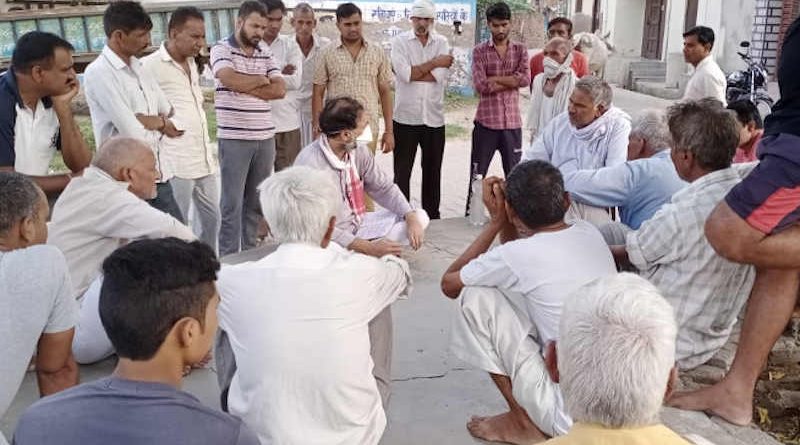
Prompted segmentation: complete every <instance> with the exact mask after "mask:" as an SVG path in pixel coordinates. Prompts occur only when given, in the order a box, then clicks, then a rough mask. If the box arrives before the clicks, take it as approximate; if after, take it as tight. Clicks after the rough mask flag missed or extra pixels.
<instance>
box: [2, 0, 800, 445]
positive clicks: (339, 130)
mask: <svg viewBox="0 0 800 445" xmlns="http://www.w3.org/2000/svg"><path fill="white" fill-rule="evenodd" d="M287 14H288V11H287V9H286V7H285V6H284V4H283V3H282V2H281V1H280V0H246V1H244V2H243V3H242V4H241V6H240V9H239V12H238V16H237V19H236V27H235V31H234V33H233V34H232V35H230V36H228V37H226V38H225V39H223V40H221V41H220V42H216V43H215V44H213V46H212V47H211V58H210V69H211V71H212V73H213V76H214V78H215V95H214V106H215V109H216V130H217V136H218V138H219V148H218V153H216V152H215V150H214V146H213V144H212V143H211V141H210V138H209V122H208V120H207V118H206V114H205V111H204V108H203V104H204V95H203V91H202V89H201V87H200V72H199V69H198V64H197V58H198V56H199V54H200V52H201V51H202V50H203V49H204V47H205V46H206V42H205V22H204V20H205V19H204V16H203V13H202V12H201V11H199V10H198V9H197V8H195V7H191V6H184V7H179V8H177V9H176V10H175V11H174V12H173V13H172V15H171V17H170V20H169V25H168V38H167V40H166V41H165V42H164V43H163V44H162V45H161V46H160V47H159V48H158V49H157V50H156V51H155V52H153V53H152V54H149V55H147V56H146V57H142V58H141V59H140V58H139V57H140V56H141V55H142V53H143V52H144V51H145V50H146V49H147V48H148V47H149V46H150V31H151V29H152V27H153V25H152V22H151V20H150V17H149V16H148V14H147V13H146V12H145V10H144V9H143V7H142V6H141V5H140V4H139V3H138V2H134V1H127V0H120V1H117V2H113V3H111V4H110V5H109V6H108V7H107V9H106V11H105V13H104V17H103V25H104V30H105V33H106V36H107V43H106V45H105V47H104V48H103V50H102V52H101V53H100V55H99V56H98V57H97V59H96V60H94V61H93V62H92V63H91V64H90V65H89V66H88V67H87V69H86V72H85V75H84V78H83V80H82V82H81V85H82V87H83V90H84V91H85V94H86V98H87V102H88V105H89V110H90V114H91V121H92V130H93V133H94V137H95V141H96V143H97V149H96V152H95V153H94V154H92V153H91V151H90V149H89V146H88V144H87V143H86V141H85V139H84V137H83V136H82V135H81V132H80V130H79V128H78V126H77V124H76V121H75V118H74V116H73V115H72V111H71V108H70V103H71V101H72V100H73V99H74V98H75V97H76V95H77V94H78V92H79V89H80V87H79V85H78V82H77V79H76V74H75V71H74V68H73V61H72V51H73V48H72V46H71V45H70V44H69V43H68V42H66V41H65V40H63V39H61V38H60V37H58V36H56V35H53V34H48V33H44V32H38V31H34V32H30V33H28V34H26V35H24V36H22V37H21V38H20V39H19V40H18V41H17V44H16V47H15V50H14V54H13V57H12V65H11V68H10V69H9V70H8V71H7V72H6V73H4V74H2V75H0V116H2V117H3V120H2V123H0V311H1V312H2V314H3V315H2V316H0V334H2V335H0V345H2V348H3V350H4V351H6V353H5V359H4V360H3V361H2V362H0V416H2V415H3V413H4V412H5V411H6V410H7V409H8V406H9V405H10V403H11V401H12V400H13V398H14V396H15V394H16V392H17V390H18V388H19V386H20V384H21V382H22V379H23V376H24V373H25V371H26V370H27V369H29V368H33V369H35V372H36V376H37V382H38V386H39V390H40V393H41V395H42V396H46V397H44V398H43V399H42V400H40V401H39V402H37V403H35V404H34V405H33V406H31V407H30V408H29V409H28V410H27V411H26V412H25V413H24V414H23V416H22V417H21V419H20V420H19V423H18V425H17V427H16V429H15V431H14V434H13V442H14V443H15V444H19V445H26V444H50V443H52V444H55V443H59V444H60V443H69V444H72V443H75V444H77V443H81V444H94V443H98V444H99V443H119V444H139V443H164V444H166V443H214V444H218V443H235V444H259V443H260V444H270V443H291V444H306V443H321V444H322V443H324V444H328V443H340V444H377V443H378V442H379V441H380V439H381V437H382V435H383V432H384V429H385V427H386V422H387V421H386V411H385V410H386V408H387V406H388V402H389V398H390V395H391V364H392V343H393V336H392V333H393V327H392V323H393V322H392V313H391V305H392V303H393V302H394V301H396V300H397V299H398V298H405V297H408V296H409V294H410V291H411V284H412V276H411V271H410V269H409V266H408V264H407V263H406V262H405V261H404V260H403V259H401V258H400V256H401V254H402V253H403V251H404V248H405V247H406V246H408V247H410V248H411V249H414V250H416V249H419V248H420V247H421V246H422V244H423V242H424V239H425V231H426V228H427V226H428V224H429V222H430V220H431V219H437V218H439V217H440V215H439V204H440V199H441V194H440V182H441V164H442V158H443V151H444V147H445V132H444V124H445V121H444V108H443V106H444V105H443V100H444V91H445V88H446V86H447V81H448V77H449V69H450V66H451V65H452V63H453V57H452V55H451V54H450V48H449V46H448V42H447V40H446V39H445V38H444V37H443V36H441V35H440V34H438V33H436V32H435V30H434V27H433V25H434V19H435V17H436V7H435V5H434V4H433V3H432V2H431V1H430V0H416V1H415V2H414V4H413V6H412V8H411V14H410V16H411V18H410V21H411V24H412V27H411V30H409V31H406V32H404V33H401V34H400V35H398V36H397V37H395V38H394V39H393V42H392V49H391V55H390V56H389V55H387V54H386V53H385V52H384V50H383V49H382V47H381V46H380V45H379V44H378V43H376V42H369V41H367V40H366V39H365V38H364V36H363V32H362V14H361V10H360V9H359V8H358V6H356V5H355V4H353V3H344V4H341V5H339V7H338V8H337V9H336V24H337V27H338V29H339V32H340V37H339V38H338V39H336V40H334V41H329V40H328V39H324V38H322V37H320V36H318V35H317V34H316V33H315V27H316V24H317V20H316V16H315V11H314V10H313V8H311V6H309V5H308V4H306V3H300V4H298V5H297V6H296V7H295V8H294V10H293V11H292V14H291V24H292V26H293V28H294V30H295V34H293V35H291V36H290V35H282V34H281V33H280V31H281V27H282V25H283V23H284V21H285V18H286V16H287ZM485 17H486V24H487V26H488V29H489V31H490V34H491V36H490V38H489V40H488V41H486V42H483V43H480V44H479V45H477V46H476V47H475V48H474V49H473V53H472V78H473V84H474V88H475V91H476V93H477V94H478V95H479V97H480V102H479V105H478V109H477V111H476V115H475V121H474V124H475V125H474V129H473V134H472V153H471V158H470V164H471V165H470V169H469V171H470V173H471V176H476V175H485V174H486V171H487V169H488V166H489V164H490V162H491V160H492V157H493V156H494V152H495V151H500V155H501V158H502V163H503V169H504V172H505V179H501V178H498V177H490V178H486V179H485V180H484V181H483V188H482V196H481V199H482V200H483V202H484V205H485V207H486V209H487V210H488V213H489V217H490V219H489V222H488V223H487V224H486V225H485V226H484V228H483V229H482V231H481V232H480V234H479V235H478V237H477V238H476V239H475V240H474V241H473V242H472V243H471V244H470V245H469V246H468V247H467V248H466V250H465V251H464V252H463V253H462V254H461V255H460V256H459V257H458V258H457V259H456V260H455V261H454V262H453V263H452V264H451V265H450V267H449V268H448V269H447V270H446V271H445V273H444V275H443V277H442V280H441V288H442V292H443V293H444V294H445V295H446V296H447V297H449V298H453V299H457V304H456V305H454V306H455V308H454V311H455V313H456V315H455V318H454V321H453V325H452V342H451V350H452V352H453V354H454V355H455V356H457V357H458V358H460V359H461V360H463V361H465V362H466V363H468V364H470V365H472V366H474V367H476V368H478V369H481V370H484V371H486V372H488V373H489V374H490V376H491V379H492V381H493V382H494V384H495V385H496V386H497V388H498V390H499V392H500V394H501V395H502V397H503V398H504V400H505V401H506V402H507V404H508V408H509V410H508V411H507V412H505V413H502V414H499V415H496V416H491V417H473V418H472V419H470V420H469V421H468V423H467V429H468V430H469V432H470V433H471V434H472V435H473V436H475V437H477V438H481V439H485V440H489V441H501V442H508V443H514V444H528V443H536V442H540V441H545V440H548V439H549V442H548V443H555V444H569V443H580V444H592V443H598V444H600V443H619V444H627V443H630V444H633V443H660V444H662V443H663V444H686V443H688V442H686V440H685V439H683V438H681V437H680V436H679V435H677V434H676V433H674V432H672V431H670V430H669V429H667V428H666V427H664V426H663V425H661V424H660V421H659V417H658V413H659V410H660V407H661V406H662V404H664V403H667V404H669V405H673V406H676V407H679V408H685V409H692V410H704V411H708V412H712V413H714V414H717V415H719V416H720V417H722V418H724V419H726V420H728V421H729V422H731V423H734V424H747V423H749V422H750V420H751V418H752V399H753V391H754V387H755V383H756V380H757V378H758V375H759V373H760V370H761V368H762V367H763V365H764V363H765V361H766V358H767V355H768V353H769V351H770V350H771V348H772V346H773V344H774V343H775V341H776V340H777V338H778V336H779V335H780V333H781V332H782V330H783V328H784V327H785V326H786V324H787V322H788V320H789V317H790V315H791V313H792V310H793V308H794V306H795V304H796V300H797V294H798V287H800V274H798V269H800V247H799V246H800V233H798V226H797V221H798V217H800V210H799V209H800V201H798V196H800V195H799V194H798V193H797V190H798V187H799V186H798V183H799V182H800V177H799V176H798V173H797V172H798V171H800V169H798V167H800V165H798V164H800V158H798V156H797V155H795V154H793V153H794V152H796V151H797V150H794V148H796V147H797V145H798V144H800V139H798V138H800V133H798V129H800V102H798V101H799V100H800V99H799V98H800V84H798V83H797V82H798V81H797V80H796V79H795V78H794V77H792V70H793V68H795V67H798V66H800V60H797V57H798V55H800V48H798V45H800V21H797V22H795V23H794V24H793V25H792V27H791V28H789V30H788V31H787V33H786V40H785V43H784V49H783V51H782V53H781V54H782V56H781V63H780V68H779V72H778V78H779V82H780V89H781V101H780V102H779V103H778V104H777V105H776V107H775V109H774V112H773V113H772V114H771V115H770V116H769V117H768V119H767V120H766V121H765V122H762V120H761V117H760V115H759V113H758V111H757V109H756V108H755V106H753V104H750V103H749V102H734V103H731V104H726V103H725V97H724V76H722V79H721V82H722V83H721V84H720V76H721V75H722V72H721V70H719V67H718V66H717V65H716V63H715V62H714V60H713V56H712V55H711V51H712V48H713V44H714V33H713V31H712V30H711V29H709V28H706V27H696V28H693V29H690V30H688V31H687V32H686V33H685V34H684V48H685V49H684V55H685V58H686V61H687V63H690V64H692V65H693V66H694V67H695V71H694V74H693V76H692V78H691V79H690V81H689V84H688V86H687V90H686V96H685V97H684V98H683V100H681V101H679V102H677V103H676V104H674V105H672V106H670V107H669V108H668V110H666V112H664V111H656V110H644V111H642V112H641V113H640V114H638V115H637V116H635V117H634V118H631V117H630V116H629V115H628V114H627V113H625V112H624V111H622V110H620V109H619V108H617V107H615V106H614V105H613V90H612V88H611V87H610V86H609V85H608V83H606V82H605V81H603V80H602V79H599V78H597V77H594V76H592V75H590V74H589V73H588V66H587V63H586V58H585V57H584V56H583V55H582V54H581V53H579V52H576V51H574V49H573V47H572V44H571V40H570V39H571V34H572V23H571V22H570V21H569V20H567V19H565V18H556V19H554V20H552V21H550V23H549V24H548V37H549V39H550V40H549V41H548V42H546V44H545V45H544V50H543V52H542V53H541V54H540V55H537V56H534V57H532V58H529V57H528V50H527V48H526V47H525V46H524V45H522V44H520V43H518V42H515V41H513V40H512V39H511V38H510V35H511V19H512V16H511V10H510V8H509V6H508V5H507V4H505V3H503V2H498V3H494V4H492V5H490V6H489V7H488V8H487V10H486V11H485ZM520 88H531V92H532V102H531V108H530V110H529V112H528V119H527V127H526V129H527V130H529V131H530V133H529V134H530V140H529V141H526V142H525V143H524V145H523V137H522V128H523V127H522V126H523V121H522V118H521V112H520V107H519V100H520ZM393 89H394V94H393V92H392V90H393ZM726 105H727V108H726ZM381 120H382V121H383V124H382V125H381ZM381 129H382V130H381ZM367 130H369V131H367ZM364 133H366V134H367V135H368V143H360V142H359V140H360V139H359V138H360V137H361V136H362V134H364ZM379 147H380V149H381V150H382V151H383V152H386V153H388V152H392V151H394V181H393V180H392V179H391V177H390V175H389V174H387V173H386V172H384V171H383V170H382V169H381V168H379V167H378V166H377V165H376V161H375V152H376V151H377V149H378V148H379ZM417 147H420V148H421V152H422V154H421V156H422V170H423V176H422V177H423V180H422V200H421V201H422V208H421V209H415V208H413V207H412V205H411V204H410V202H409V194H410V188H409V181H410V176H411V171H412V166H413V165H414V159H415V156H416V151H417ZM56 150H60V151H61V154H62V156H63V159H64V162H65V164H66V166H67V167H68V168H69V170H70V173H68V174H59V175H50V174H48V166H49V164H50V162H51V160H52V158H53V155H54V153H55V151H56ZM376 205H377V206H379V209H377V210H376ZM190 210H194V216H195V218H193V219H191V221H192V222H193V224H192V226H193V227H194V230H193V229H192V228H191V227H190V226H189V225H187V223H188V222H190V215H189V212H190ZM470 210H472V211H474V209H468V211H470ZM262 228H265V230H266V231H267V232H268V234H269V236H270V239H271V240H272V241H273V242H274V246H273V247H272V248H270V249H267V250H264V251H263V252H262V254H263V257H262V258H261V259H258V260H253V261H246V262H243V263H241V264H236V265H222V266H221V265H220V260H218V256H219V257H220V258H221V257H223V256H225V255H230V254H234V253H237V252H240V251H242V250H248V249H253V248H255V247H256V246H258V245H259V231H260V230H262ZM623 271H626V272H623ZM631 272H633V273H631ZM742 312H744V322H743V326H742V333H741V339H740V343H739V348H738V351H737V354H736V357H735V360H734V362H733V364H732V367H731V370H730V372H729V373H728V375H727V376H726V377H725V378H724V379H723V380H722V381H721V382H720V383H718V384H716V385H713V386H710V387H708V388H705V389H702V390H700V391H696V392H688V393H679V392H674V390H675V389H676V388H675V385H676V380H677V379H676V378H677V373H678V372H683V371H687V370H691V369H694V368H696V367H698V366H701V365H703V364H705V363H707V362H708V361H709V360H711V359H712V357H713V356H714V355H715V354H716V353H717V351H719V350H720V348H722V346H723V345H724V344H725V343H726V342H728V340H729V337H730V335H731V332H732V330H733V328H734V325H735V324H736V322H737V318H738V317H739V316H740V314H741V313H742ZM218 328H219V329H218ZM212 345H216V348H215V349H216V351H215V356H216V359H217V365H218V371H219V372H218V378H219V382H220V388H221V390H222V391H221V395H220V402H221V406H222V408H223V410H224V411H225V412H220V411H218V410H215V409H212V408H210V407H207V406H204V405H203V404H202V403H200V401H198V400H197V399H196V398H194V397H193V396H191V395H190V394H188V393H186V392H183V391H181V390H180V386H181V381H182V379H183V377H184V376H185V375H186V373H187V372H189V370H190V369H191V368H192V367H194V366H203V364H204V363H206V362H207V361H208V360H209V354H210V350H211V349H212ZM113 354H116V355H117V357H118V359H119V360H118V363H117V366H116V369H115V370H114V372H113V374H112V375H111V376H109V377H107V378H104V379H101V380H98V381H95V382H91V383H85V384H83V385H78V381H79V376H78V367H77V363H81V364H87V363H94V362H97V361H100V360H103V359H105V358H107V357H109V356H111V355H113ZM76 385H77V386H76ZM120 419H124V421H120ZM4 440H5V439H4V438H3V437H2V435H0V442H4Z"/></svg>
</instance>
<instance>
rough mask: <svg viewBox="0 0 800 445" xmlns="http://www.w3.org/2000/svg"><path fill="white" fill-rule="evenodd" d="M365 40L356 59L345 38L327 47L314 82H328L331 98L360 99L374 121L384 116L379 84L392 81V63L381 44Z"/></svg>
mask: <svg viewBox="0 0 800 445" xmlns="http://www.w3.org/2000/svg"><path fill="white" fill-rule="evenodd" d="M363 42H364V45H363V46H362V47H361V50H360V51H359V52H358V56H356V58H355V60H353V57H352V56H351V55H350V51H348V50H347V48H346V47H345V46H344V44H342V41H341V40H339V42H333V43H331V44H330V45H328V46H327V47H326V48H325V49H323V50H322V53H321V54H320V55H319V58H318V60H317V65H316V67H315V70H314V85H325V88H326V97H327V98H329V99H330V98H334V97H341V96H350V97H352V98H354V99H356V100H358V101H359V102H361V105H363V106H364V109H365V110H366V111H367V113H369V116H370V121H371V122H372V123H374V122H375V121H376V120H377V119H378V117H379V116H380V102H381V98H380V94H379V92H378V85H380V84H382V83H389V82H391V81H392V62H391V61H390V60H389V56H387V55H386V53H385V52H384V51H383V48H381V46H380V45H378V44H375V43H369V42H367V41H366V40H363ZM373 131H374V129H373Z"/></svg>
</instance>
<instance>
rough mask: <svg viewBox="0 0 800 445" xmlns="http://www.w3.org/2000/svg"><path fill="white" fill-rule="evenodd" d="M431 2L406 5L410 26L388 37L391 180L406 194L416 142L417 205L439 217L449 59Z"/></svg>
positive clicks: (450, 63) (451, 62) (433, 216)
mask: <svg viewBox="0 0 800 445" xmlns="http://www.w3.org/2000/svg"><path fill="white" fill-rule="evenodd" d="M435 17H436V7H435V6H434V5H433V3H432V2H430V1H429V0H417V1H415V2H414V4H413V6H412V7H411V23H412V29H411V30H410V31H406V32H404V33H402V34H400V35H398V36H397V37H395V38H394V40H393V42H392V67H393V68H394V73H395V75H394V78H395V90H396V91H395V98H396V99H395V103H394V122H393V125H394V134H396V135H397V136H396V146H395V149H394V182H395V184H397V185H398V186H399V187H400V190H401V191H402V192H403V195H405V197H406V199H410V186H409V182H410V180H411V170H412V168H413V167H414V158H415V157H416V154H417V146H418V145H419V147H420V149H421V150H422V163H421V164H422V208H423V209H425V211H426V212H428V215H429V216H430V217H431V218H432V219H439V201H440V186H441V184H440V183H441V173H442V156H443V154H444V88H445V86H446V84H447V77H448V76H449V74H450V71H449V69H448V68H450V65H452V64H453V56H451V55H450V47H449V45H448V44H447V39H446V38H444V36H442V35H440V34H438V33H436V32H435V31H433V22H434V18H435Z"/></svg>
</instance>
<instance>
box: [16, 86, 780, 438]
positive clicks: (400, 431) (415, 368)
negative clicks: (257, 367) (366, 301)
mask: <svg viewBox="0 0 800 445" xmlns="http://www.w3.org/2000/svg"><path fill="white" fill-rule="evenodd" d="M615 94H616V98H615V104H616V105H617V106H619V107H620V108H623V109H624V110H626V111H628V112H629V113H631V114H636V113H637V112H638V111H639V110H642V109H645V108H665V107H666V106H667V105H668V104H669V101H665V100H662V99H656V98H652V97H649V96H645V95H642V94H638V93H633V92H629V91H624V90H616V91H615ZM470 114H471V112H464V113H460V114H459V113H449V114H448V122H449V123H452V122H454V121H455V122H456V123H457V124H458V125H462V126H464V127H467V128H470V129H471V117H472V116H471V115H470ZM469 150H470V145H469V141H468V139H457V140H451V141H448V144H447V148H446V153H445V160H444V166H443V171H442V178H443V179H442V217H443V218H451V219H445V220H441V221H434V222H433V223H432V224H431V227H430V228H429V231H428V233H427V238H426V242H425V245H424V247H423V248H422V249H421V250H420V251H419V252H416V253H409V254H408V255H407V256H406V259H407V260H408V261H409V263H410V265H411V267H412V272H413V275H414V280H415V284H414V291H413V293H412V296H411V298H410V299H409V300H407V301H400V302H398V303H397V304H395V306H394V308H393V312H394V318H395V346H394V369H393V377H394V378H393V380H394V385H393V395H392V399H391V402H390V407H389V411H388V417H389V424H388V427H387V430H386V433H385V435H384V437H383V440H382V442H381V443H382V445H407V444H424V443H436V444H440V445H449V444H453V445H455V444H470V443H483V442H482V441H477V440H475V439H473V438H471V437H470V436H469V434H468V433H467V431H466V428H465V426H464V425H465V423H466V421H467V420H468V418H469V416H471V415H475V414H477V415H487V414H495V413H499V412H501V411H502V410H504V408H505V405H504V403H503V401H502V399H501V397H500V395H499V393H497V391H496V390H495V389H494V387H493V385H492V383H491V381H490V379H489V377H488V375H486V374H485V373H483V372H479V371H476V370H473V369H470V368H469V367H467V366H466V365H465V364H463V363H460V362H459V361H457V360H456V359H454V358H452V357H450V356H449V355H448V352H447V348H448V342H449V331H450V317H451V316H452V313H453V310H454V302H453V301H451V300H449V299H447V298H445V297H444V296H443V295H442V294H441V292H440V290H439V279H440V277H441V275H442V273H443V272H444V270H445V268H446V267H447V266H448V265H449V264H450V262H451V261H452V260H453V259H454V258H455V257H456V256H457V255H459V254H460V253H461V251H462V250H463V249H464V248H465V247H466V246H467V245H468V244H469V243H470V242H471V240H472V239H473V238H474V237H475V235H476V234H477V233H478V231H479V229H478V228H475V227H472V226H470V225H469V224H468V223H467V222H466V221H465V220H464V219H463V218H460V216H461V215H463V211H464V201H465V199H466V186H467V174H468V173H467V172H468V168H469ZM378 161H379V164H380V165H382V166H383V167H384V168H386V169H387V171H389V172H391V162H392V161H391V155H378ZM490 173H491V174H502V169H501V168H500V164H499V159H495V161H494V163H493V165H492V167H491V169H490ZM419 179H420V171H419V166H418V165H417V167H416V168H415V171H414V175H413V177H412V193H413V194H414V195H415V196H419ZM414 200H415V201H417V199H416V198H415V199H414ZM417 204H418V203H417ZM113 366H114V360H113V359H110V360H106V361H104V362H102V363H99V364H96V365H93V366H83V367H81V380H82V381H83V382H87V381H91V380H95V379H98V378H102V377H104V376H107V375H108V374H110V373H111V371H112V370H113ZM184 389H186V390H187V391H189V392H190V393H192V394H194V395H195V396H197V397H198V398H199V399H200V400H201V401H202V402H203V403H205V404H207V405H208V406H212V407H215V408H218V406H219V404H218V391H219V390H218V387H217V383H216V376H215V375H214V370H213V365H212V369H208V370H198V371H194V372H193V373H192V374H191V375H190V376H189V377H188V378H187V379H186V381H185V386H184ZM37 398H38V390H37V388H36V381H35V375H34V374H33V373H28V374H27V375H26V377H25V381H24V382H23V384H22V387H21V388H20V391H19V393H18V395H17V397H16V399H15V400H14V402H13V404H12V405H11V407H10V408H9V411H8V412H7V413H6V415H5V417H4V418H3V419H2V420H0V431H2V433H3V434H5V435H6V437H8V438H10V437H11V435H12V432H13V428H14V425H15V424H16V421H17V419H18V417H19V416H20V414H21V413H22V411H23V410H24V409H25V408H26V407H27V406H29V405H30V404H31V403H33V402H34V401H35V400H36V399H37ZM663 418H664V420H665V422H666V423H667V424H668V425H669V426H670V427H672V428H673V429H675V430H676V431H678V432H679V433H681V434H684V435H694V436H693V438H694V439H696V443H698V444H699V445H702V444H704V443H707V442H703V439H705V440H707V441H712V442H713V443H716V444H717V445H745V444H747V445H762V444H763V445H767V444H777V442H775V441H774V440H772V439H771V438H770V437H769V436H767V435H766V434H764V433H762V432H760V431H758V430H756V429H753V428H736V427H732V426H730V425H728V424H726V423H725V422H723V421H720V420H718V419H710V418H708V417H707V416H706V415H704V414H701V413H691V412H680V411H677V410H673V409H665V410H664V413H663ZM698 437H699V438H698Z"/></svg>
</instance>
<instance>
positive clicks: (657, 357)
mask: <svg viewBox="0 0 800 445" xmlns="http://www.w3.org/2000/svg"><path fill="white" fill-rule="evenodd" d="M559 332H560V337H559V339H558V343H557V351H558V355H557V357H558V370H559V377H560V386H561V391H562V394H563V395H564V402H565V405H566V409H567V412H568V413H569V414H570V415H571V416H572V418H573V419H574V420H575V421H576V422H583V423H596V424H600V425H603V426H605V427H608V428H635V427H642V426H647V425H652V424H655V423H657V422H658V415H659V411H660V409H661V405H662V403H663V401H664V394H665V393H666V389H667V385H668V382H669V378H670V372H671V370H672V367H673V366H674V364H675V337H676V335H677V332H678V328H677V325H676V323H675V315H674V313H673V310H672V307H671V306H670V304H669V303H668V302H667V301H666V300H665V299H664V298H663V297H662V296H661V294H659V292H658V289H656V287H655V286H653V285H652V284H651V283H650V282H648V281H647V280H645V279H644V278H641V277H639V276H638V275H635V274H631V273H621V274H615V275H611V276H608V277H605V278H601V279H599V280H596V281H594V282H592V283H590V284H588V285H586V286H584V287H582V288H581V289H579V290H578V291H577V292H575V293H574V294H573V295H571V296H570V297H569V298H568V299H567V300H566V301H565V302H564V307H563V309H562V313H561V320H560V325H559Z"/></svg>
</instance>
